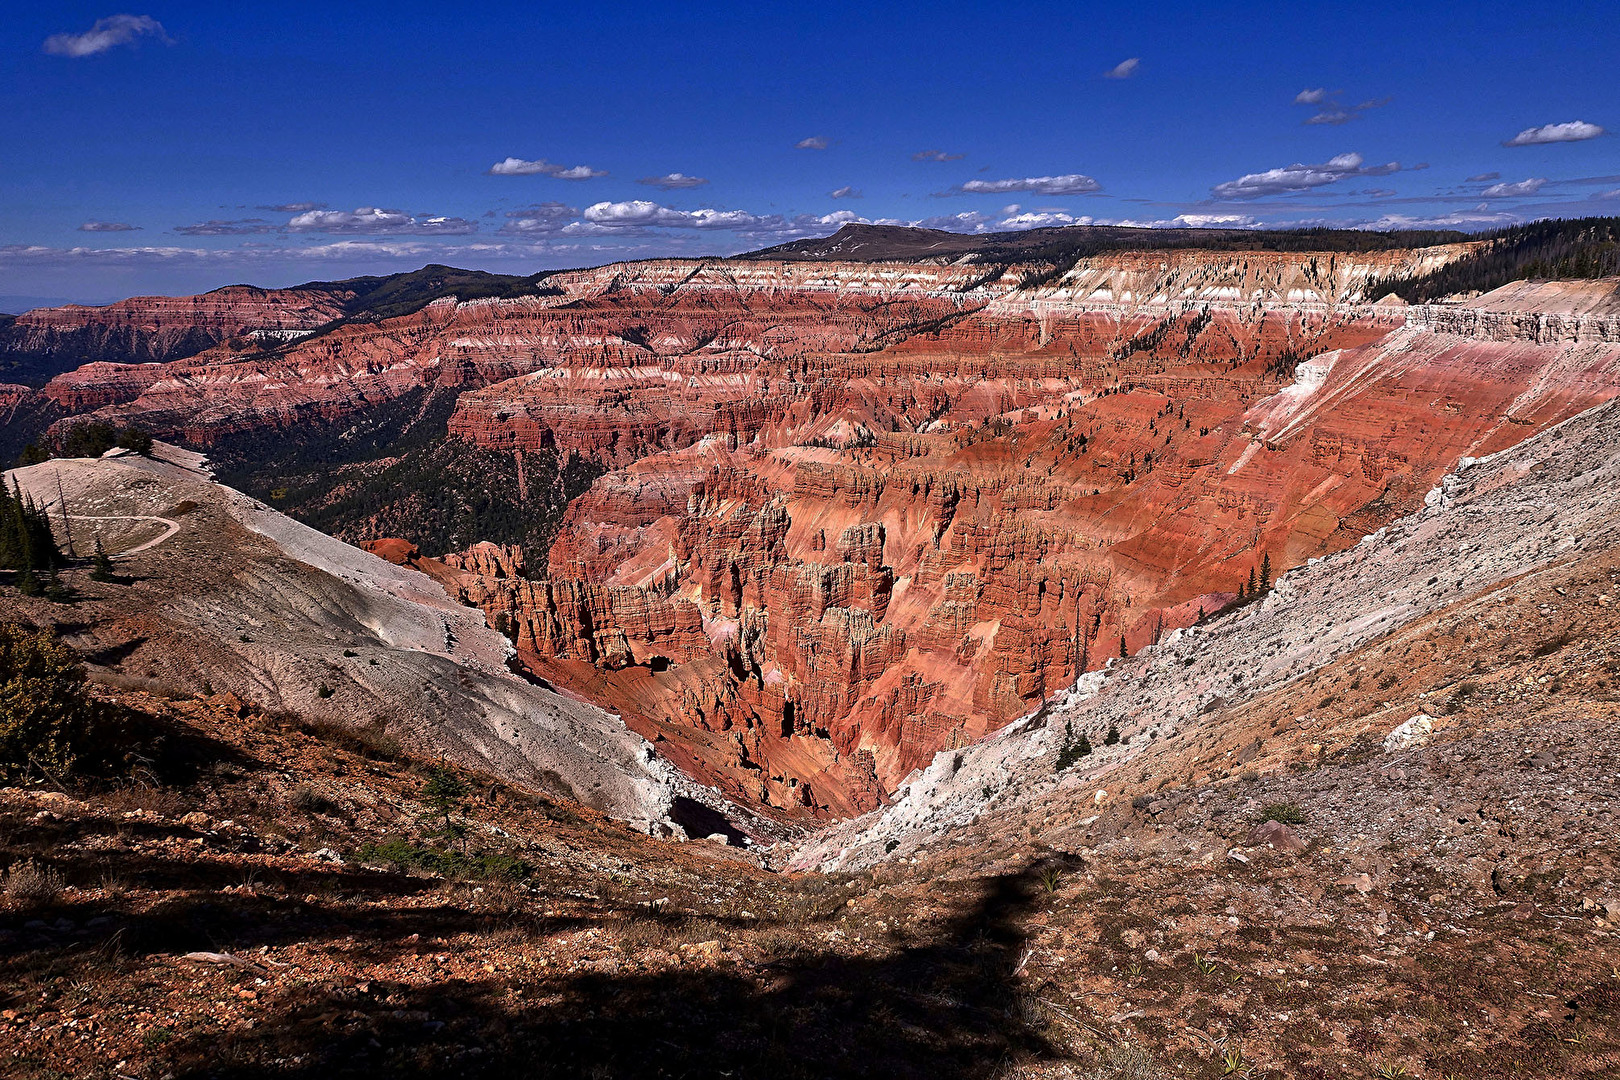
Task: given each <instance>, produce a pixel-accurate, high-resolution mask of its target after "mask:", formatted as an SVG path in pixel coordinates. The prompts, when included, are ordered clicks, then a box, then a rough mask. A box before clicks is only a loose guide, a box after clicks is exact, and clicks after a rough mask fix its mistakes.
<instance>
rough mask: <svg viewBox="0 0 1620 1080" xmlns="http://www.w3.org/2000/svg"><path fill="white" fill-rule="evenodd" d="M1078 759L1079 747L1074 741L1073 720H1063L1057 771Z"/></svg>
mask: <svg viewBox="0 0 1620 1080" xmlns="http://www.w3.org/2000/svg"><path fill="white" fill-rule="evenodd" d="M1079 759H1080V748H1079V746H1077V745H1076V744H1075V741H1074V721H1073V720H1065V721H1063V742H1062V744H1061V745H1060V746H1059V747H1058V756H1057V770H1056V771H1057V772H1062V771H1063V770H1064V769H1067V768H1068V767H1069V766H1070V765H1073V764H1074V763H1075V762H1076V761H1078V760H1079Z"/></svg>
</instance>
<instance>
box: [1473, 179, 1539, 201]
mask: <svg viewBox="0 0 1620 1080" xmlns="http://www.w3.org/2000/svg"><path fill="white" fill-rule="evenodd" d="M1546 184H1547V180H1546V178H1545V177H1540V176H1534V177H1531V178H1530V179H1528V180H1520V181H1519V182H1518V183H1517V184H1492V185H1491V186H1490V187H1488V188H1486V189H1485V190H1484V191H1482V192H1480V194H1481V195H1483V196H1485V197H1486V198H1487V199H1509V198H1512V197H1513V196H1515V195H1534V194H1535V193H1536V192H1538V191H1540V190H1541V189H1542V188H1543V187H1545V186H1546Z"/></svg>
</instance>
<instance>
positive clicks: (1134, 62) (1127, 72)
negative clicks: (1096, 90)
mask: <svg viewBox="0 0 1620 1080" xmlns="http://www.w3.org/2000/svg"><path fill="white" fill-rule="evenodd" d="M1141 66H1142V58H1141V57H1139V56H1133V57H1131V58H1130V59H1129V60H1121V61H1120V62H1119V63H1117V64H1115V65H1114V66H1113V67H1111V68H1109V69H1108V70H1107V71H1105V72H1103V78H1105V79H1128V78H1130V77H1131V76H1132V75H1135V74H1136V69H1137V68H1139V67H1141Z"/></svg>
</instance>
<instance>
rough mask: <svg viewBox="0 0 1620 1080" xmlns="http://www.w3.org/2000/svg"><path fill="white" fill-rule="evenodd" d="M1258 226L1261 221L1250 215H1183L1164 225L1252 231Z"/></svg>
mask: <svg viewBox="0 0 1620 1080" xmlns="http://www.w3.org/2000/svg"><path fill="white" fill-rule="evenodd" d="M1156 224H1157V223H1156ZM1258 224H1260V221H1259V219H1258V218H1253V217H1250V216H1249V215H1248V214H1181V215H1179V216H1177V217H1174V218H1171V219H1170V221H1168V222H1166V223H1164V225H1165V227H1169V228H1186V229H1251V228H1253V227H1254V226H1256V225H1258Z"/></svg>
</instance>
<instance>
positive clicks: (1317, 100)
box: [1294, 86, 1328, 105]
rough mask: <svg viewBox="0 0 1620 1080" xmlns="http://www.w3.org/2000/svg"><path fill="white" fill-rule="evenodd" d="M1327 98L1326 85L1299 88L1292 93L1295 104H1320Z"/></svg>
mask: <svg viewBox="0 0 1620 1080" xmlns="http://www.w3.org/2000/svg"><path fill="white" fill-rule="evenodd" d="M1327 99H1328V92H1327V88H1326V87H1322V86H1318V87H1317V88H1316V89H1315V90H1301V91H1300V92H1299V93H1297V94H1295V95H1294V104H1295V105H1320V104H1322V102H1324V101H1326V100H1327Z"/></svg>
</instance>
